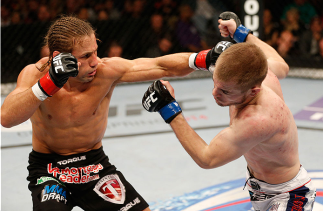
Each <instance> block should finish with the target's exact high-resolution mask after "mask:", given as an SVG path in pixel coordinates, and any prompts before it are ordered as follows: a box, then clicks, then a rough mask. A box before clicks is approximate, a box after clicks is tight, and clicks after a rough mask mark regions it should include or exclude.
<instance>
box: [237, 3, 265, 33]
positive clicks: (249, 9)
mask: <svg viewBox="0 0 323 211" xmlns="http://www.w3.org/2000/svg"><path fill="white" fill-rule="evenodd" d="M241 3H242V5H241V6H242V8H243V11H242V15H241V17H242V18H241V21H242V22H243V25H244V26H245V27H247V28H248V29H250V30H252V31H253V34H254V35H255V36H257V37H259V38H262V27H263V26H262V19H263V1H262V0H245V1H242V2H241Z"/></svg>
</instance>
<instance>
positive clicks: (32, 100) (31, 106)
mask: <svg viewBox="0 0 323 211" xmlns="http://www.w3.org/2000/svg"><path fill="white" fill-rule="evenodd" d="M41 102H42V101H40V100H38V98H37V97H36V96H35V95H34V93H33V92H32V90H31V88H30V89H27V90H25V91H23V92H20V93H15V94H10V95H8V96H7V97H6V99H5V100H4V102H3V105H2V106H1V125H2V126H3V127H8V128H9V127H13V126H15V125H18V124H20V123H23V122H24V121H26V120H28V119H29V118H30V117H31V116H32V115H33V114H34V112H35V111H36V110H37V108H38V107H39V105H40V104H41Z"/></svg>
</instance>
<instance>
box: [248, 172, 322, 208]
mask: <svg viewBox="0 0 323 211" xmlns="http://www.w3.org/2000/svg"><path fill="white" fill-rule="evenodd" d="M246 184H247V185H246V186H247V188H248V191H249V194H250V201H251V203H252V206H253V208H254V209H255V211H310V210H312V209H313V205H314V200H315V196H316V188H315V187H314V186H313V183H312V181H311V178H310V177H309V176H308V174H307V171H306V170H305V169H304V168H303V167H302V166H301V168H300V170H299V172H298V174H297V175H296V177H294V178H293V179H291V180H290V181H288V182H285V183H282V184H275V185H273V184H269V183H266V182H264V181H261V180H258V179H256V178H255V177H253V176H252V175H250V172H249V170H247V181H246Z"/></svg>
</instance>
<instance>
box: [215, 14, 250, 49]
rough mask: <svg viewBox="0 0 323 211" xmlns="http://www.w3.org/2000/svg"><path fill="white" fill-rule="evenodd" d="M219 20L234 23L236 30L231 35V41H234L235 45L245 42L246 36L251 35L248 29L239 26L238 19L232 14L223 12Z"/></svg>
mask: <svg viewBox="0 0 323 211" xmlns="http://www.w3.org/2000/svg"><path fill="white" fill-rule="evenodd" d="M219 19H222V20H230V19H233V20H234V21H235V22H236V24H237V28H236V31H235V32H234V34H233V40H234V41H236V42H237V43H241V42H245V41H246V39H247V36H248V34H250V33H251V34H252V33H253V32H252V31H251V30H250V29H247V28H246V27H245V26H243V25H242V24H241V21H240V19H239V17H238V16H237V15H236V14H235V13H233V12H223V13H221V14H220V15H219ZM230 37H231V36H230Z"/></svg>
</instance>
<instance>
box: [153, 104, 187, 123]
mask: <svg viewBox="0 0 323 211" xmlns="http://www.w3.org/2000/svg"><path fill="white" fill-rule="evenodd" d="M158 112H159V114H160V115H161V116H162V117H163V119H164V120H165V122H166V123H170V122H171V121H172V120H173V119H174V118H175V117H176V116H177V115H178V114H180V113H181V112H182V109H181V107H180V106H179V105H178V103H177V102H176V101H173V102H171V103H169V104H168V105H166V106H164V107H162V108H161V109H160V110H159V111H158Z"/></svg>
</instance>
